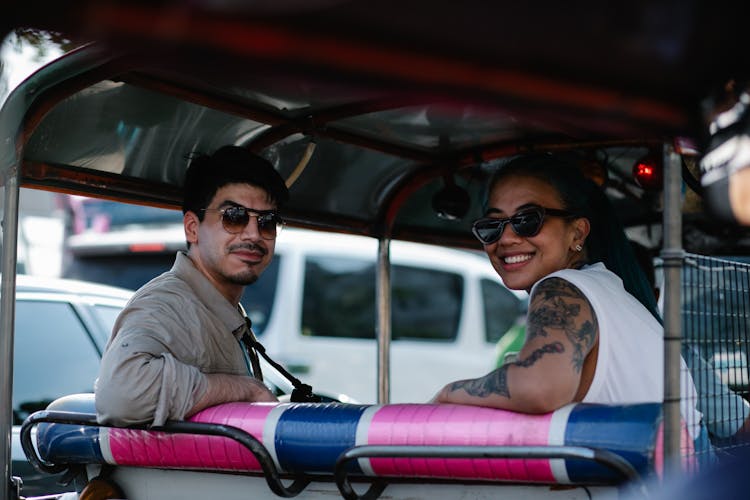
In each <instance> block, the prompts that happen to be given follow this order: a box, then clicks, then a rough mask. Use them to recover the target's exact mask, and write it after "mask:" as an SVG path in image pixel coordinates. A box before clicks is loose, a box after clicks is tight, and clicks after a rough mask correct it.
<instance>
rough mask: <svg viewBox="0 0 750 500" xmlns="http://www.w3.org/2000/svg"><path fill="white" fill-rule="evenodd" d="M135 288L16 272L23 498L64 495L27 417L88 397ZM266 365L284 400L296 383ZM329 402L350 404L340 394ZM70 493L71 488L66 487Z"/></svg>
mask: <svg viewBox="0 0 750 500" xmlns="http://www.w3.org/2000/svg"><path fill="white" fill-rule="evenodd" d="M132 294H133V292H132V290H128V289H125V288H121V287H113V286H107V285H101V284H97V283H91V282H86V281H80V280H69V279H54V278H41V277H35V276H27V275H18V277H17V282H16V321H15V331H16V335H15V343H14V363H13V439H12V453H11V454H12V461H13V465H12V467H13V475H15V476H18V477H20V478H21V479H22V480H23V493H24V494H25V495H26V496H36V495H46V494H51V493H53V492H60V491H61V486H60V485H59V484H58V481H59V479H60V475H56V476H52V475H48V474H42V473H40V472H39V471H37V470H36V469H34V468H33V467H32V466H31V464H30V463H29V462H28V461H27V460H26V456H25V455H24V453H23V450H22V449H21V445H20V442H19V436H18V434H19V429H20V425H21V424H22V423H23V421H24V419H25V418H26V417H28V416H29V415H30V414H32V413H33V412H35V411H38V410H43V409H45V408H46V407H47V405H48V404H49V403H50V402H52V401H53V400H55V399H57V398H59V397H60V396H63V395H66V394H74V393H87V392H88V393H90V392H93V389H94V380H95V379H96V375H97V372H98V370H99V361H100V359H101V355H102V352H103V350H104V347H105V345H106V343H107V340H108V339H109V336H110V333H111V331H112V326H113V325H114V322H115V319H116V318H117V315H118V314H119V313H120V311H121V310H122V308H123V307H124V306H125V304H126V303H127V301H128V299H129V298H130V296H131V295H132ZM261 362H262V367H263V374H264V377H265V379H266V383H267V384H268V385H269V386H270V387H271V388H272V389H274V390H275V391H276V393H277V394H279V395H280V396H282V397H283V395H284V394H290V393H291V390H292V385H291V383H290V382H289V381H288V380H286V379H285V378H284V377H283V376H282V375H281V374H280V373H278V372H277V371H276V370H275V369H273V368H272V367H271V366H269V365H268V364H267V363H265V362H264V361H261ZM320 395H321V396H322V397H323V399H324V400H326V401H330V400H337V401H345V402H353V401H354V400H353V399H351V398H349V397H347V396H345V395H343V394H340V393H320ZM69 489H70V490H71V491H72V489H73V488H72V485H71V486H70V487H69Z"/></svg>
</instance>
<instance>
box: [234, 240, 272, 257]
mask: <svg viewBox="0 0 750 500" xmlns="http://www.w3.org/2000/svg"><path fill="white" fill-rule="evenodd" d="M236 250H248V251H251V252H259V253H261V254H263V255H266V254H267V253H268V249H267V248H266V247H264V246H262V245H258V244H256V243H237V244H235V245H230V246H229V251H230V252H234V251H236Z"/></svg>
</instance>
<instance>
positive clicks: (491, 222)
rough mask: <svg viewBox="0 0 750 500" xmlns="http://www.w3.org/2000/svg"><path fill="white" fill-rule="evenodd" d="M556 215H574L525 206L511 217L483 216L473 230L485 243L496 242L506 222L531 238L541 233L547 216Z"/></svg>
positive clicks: (564, 211)
mask: <svg viewBox="0 0 750 500" xmlns="http://www.w3.org/2000/svg"><path fill="white" fill-rule="evenodd" d="M550 215H551V216H555V217H574V215H573V214H572V213H570V212H568V211H566V210H558V209H555V208H544V207H532V208H525V209H523V210H521V211H520V212H518V213H516V214H514V215H513V216H511V217H508V218H505V219H497V218H493V217H483V218H481V219H477V220H476V221H474V224H472V226H471V232H472V233H474V236H476V237H477V239H478V240H479V241H481V242H482V243H483V244H485V245H489V244H490V243H494V242H496V241H497V240H499V239H500V236H502V234H503V229H505V226H506V224H510V227H512V228H513V231H514V232H515V233H516V234H517V235H518V236H521V237H523V238H530V237H532V236H536V235H537V234H539V231H541V229H542V225H543V224H544V217H545V216H550Z"/></svg>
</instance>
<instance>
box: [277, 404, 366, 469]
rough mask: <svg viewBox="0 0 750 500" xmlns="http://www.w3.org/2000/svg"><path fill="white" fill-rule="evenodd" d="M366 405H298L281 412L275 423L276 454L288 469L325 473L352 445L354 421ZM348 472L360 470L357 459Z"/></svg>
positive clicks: (356, 420)
mask: <svg viewBox="0 0 750 500" xmlns="http://www.w3.org/2000/svg"><path fill="white" fill-rule="evenodd" d="M367 407H368V406H367V405H350V404H331V403H325V404H299V405H292V406H290V407H289V408H287V409H286V411H284V413H283V414H282V415H281V418H280V419H279V422H278V424H277V425H276V433H275V442H276V456H277V457H278V460H279V464H280V465H281V467H282V468H283V469H284V470H286V471H288V472H328V473H330V472H331V471H332V470H333V467H334V465H335V464H336V459H337V458H338V457H339V455H341V453H343V452H344V451H346V450H347V449H349V448H351V447H352V446H354V445H355V438H356V433H357V424H358V422H359V419H360V417H361V416H362V413H363V412H364V411H365V410H366V409H367ZM350 464H351V465H350V467H349V469H350V471H351V472H355V473H356V472H359V473H361V472H362V471H361V469H360V468H359V465H357V463H356V460H354V461H352V462H350Z"/></svg>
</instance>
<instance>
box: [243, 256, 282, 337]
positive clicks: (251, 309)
mask: <svg viewBox="0 0 750 500" xmlns="http://www.w3.org/2000/svg"><path fill="white" fill-rule="evenodd" d="M281 258H282V257H281V256H280V255H278V254H276V255H274V256H273V260H271V262H270V263H269V264H268V267H266V270H265V271H263V272H262V273H261V275H260V278H258V281H256V282H255V283H253V284H252V285H249V286H247V287H245V292H244V293H243V294H242V298H241V299H240V303H241V304H242V307H243V308H245V313H246V314H247V316H248V317H249V318H250V321H252V323H253V332H254V333H255V334H256V335H261V334H262V333H263V331H264V330H265V329H266V325H268V320H269V319H270V318H271V313H273V305H274V298H275V297H276V285H277V283H278V279H279V266H280V265H281V264H280V263H281ZM282 307H283V305H282Z"/></svg>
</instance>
